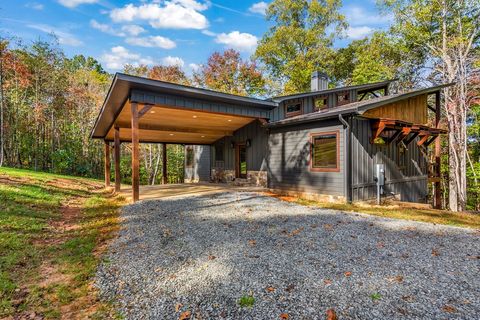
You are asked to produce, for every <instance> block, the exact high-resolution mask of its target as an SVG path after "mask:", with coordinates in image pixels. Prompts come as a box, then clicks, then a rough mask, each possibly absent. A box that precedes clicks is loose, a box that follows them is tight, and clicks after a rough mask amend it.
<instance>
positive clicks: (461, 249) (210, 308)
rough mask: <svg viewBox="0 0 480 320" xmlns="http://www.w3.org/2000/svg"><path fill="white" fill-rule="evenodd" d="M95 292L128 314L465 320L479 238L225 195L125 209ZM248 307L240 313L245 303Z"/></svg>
mask: <svg viewBox="0 0 480 320" xmlns="http://www.w3.org/2000/svg"><path fill="white" fill-rule="evenodd" d="M123 217H124V222H123V229H122V231H121V232H120V235H119V238H118V239H117V240H116V241H115V243H114V244H113V245H112V247H111V248H110V254H109V255H108V259H107V262H106V263H104V264H103V265H102V266H101V268H100V269H99V271H98V276H97V286H98V287H99V288H100V290H101V292H102V295H103V297H104V298H106V299H114V300H115V301H116V302H117V304H118V306H119V308H120V310H121V311H122V313H123V314H124V315H125V316H126V318H151V319H154V318H155V319H158V318H161V319H174V318H178V317H179V315H180V314H181V313H182V312H185V311H190V312H191V313H192V318H194V319H212V318H213V319H215V318H229V319H278V318H279V317H280V315H281V314H283V313H286V314H288V315H289V317H290V318H291V319H307V318H308V319H316V318H321V319H323V318H324V317H325V312H326V310H328V309H331V308H333V309H335V310H336V312H337V315H338V316H339V317H340V318H361V319H386V318H388V319H394V318H405V317H407V318H408V317H410V318H425V319H432V318H462V319H469V318H471V319H474V318H475V317H476V315H478V314H479V313H480V303H479V301H478V297H479V296H480V289H479V288H480V282H479V280H478V272H479V248H480V246H479V241H478V240H479V234H478V232H475V231H471V230H467V229H461V228H452V227H446V226H435V225H431V224H424V223H417V222H412V221H404V220H390V219H383V218H379V217H373V216H367V215H362V214H352V213H343V212H339V211H333V210H325V209H318V208H311V207H304V206H300V205H297V204H292V203H287V202H282V201H280V200H278V199H275V198H271V197H265V196H260V195H256V194H253V193H241V192H232V193H224V194H215V195H205V196H198V197H188V198H177V199H174V198H172V199H163V200H155V201H153V200H152V201H144V202H140V203H137V204H135V205H131V206H128V207H125V209H124V212H123ZM250 295H251V296H253V297H254V299H255V300H254V304H253V307H251V308H248V307H244V308H241V307H240V306H239V304H238V302H239V299H240V298H241V297H242V296H250Z"/></svg>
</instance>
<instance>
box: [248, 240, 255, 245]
mask: <svg viewBox="0 0 480 320" xmlns="http://www.w3.org/2000/svg"><path fill="white" fill-rule="evenodd" d="M248 244H249V245H250V247H255V245H256V244H257V241H255V240H248Z"/></svg>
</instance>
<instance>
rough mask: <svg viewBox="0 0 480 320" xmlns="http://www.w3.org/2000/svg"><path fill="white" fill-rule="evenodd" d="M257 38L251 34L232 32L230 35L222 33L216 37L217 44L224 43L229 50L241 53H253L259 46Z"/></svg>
mask: <svg viewBox="0 0 480 320" xmlns="http://www.w3.org/2000/svg"><path fill="white" fill-rule="evenodd" d="M257 41H258V39H257V37H255V36H254V35H252V34H250V33H240V32H238V31H232V32H230V33H228V34H227V33H220V34H218V35H217V36H216V38H215V42H217V43H222V44H224V45H225V46H226V47H228V48H233V49H236V50H239V51H248V52H251V51H253V50H254V49H255V47H256V46H257Z"/></svg>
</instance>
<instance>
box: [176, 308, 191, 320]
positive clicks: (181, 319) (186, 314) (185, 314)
mask: <svg viewBox="0 0 480 320" xmlns="http://www.w3.org/2000/svg"><path fill="white" fill-rule="evenodd" d="M191 315H192V313H191V312H190V311H188V310H187V311H185V312H182V314H181V315H180V317H179V318H178V320H187V319H190V316H191Z"/></svg>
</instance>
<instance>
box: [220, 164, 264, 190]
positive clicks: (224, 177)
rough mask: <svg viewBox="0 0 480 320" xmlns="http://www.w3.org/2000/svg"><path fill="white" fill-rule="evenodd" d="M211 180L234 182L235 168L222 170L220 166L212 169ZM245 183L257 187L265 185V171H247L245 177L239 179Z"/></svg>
mask: <svg viewBox="0 0 480 320" xmlns="http://www.w3.org/2000/svg"><path fill="white" fill-rule="evenodd" d="M211 179H212V182H216V183H219V182H223V183H235V170H224V169H221V168H214V169H212V174H211ZM241 180H243V181H245V180H246V181H245V183H246V184H249V185H254V186H257V187H264V188H266V187H267V172H266V171H247V179H241Z"/></svg>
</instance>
